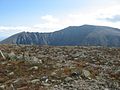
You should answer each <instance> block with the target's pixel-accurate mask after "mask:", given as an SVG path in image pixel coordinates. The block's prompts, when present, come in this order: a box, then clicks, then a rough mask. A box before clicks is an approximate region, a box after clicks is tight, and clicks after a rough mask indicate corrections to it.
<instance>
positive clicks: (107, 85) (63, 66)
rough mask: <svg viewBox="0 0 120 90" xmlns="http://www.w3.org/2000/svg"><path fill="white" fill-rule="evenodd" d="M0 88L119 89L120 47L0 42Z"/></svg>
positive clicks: (28, 89)
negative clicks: (10, 43)
mask: <svg viewBox="0 0 120 90" xmlns="http://www.w3.org/2000/svg"><path fill="white" fill-rule="evenodd" d="M0 90H120V48H110V47H100V46H89V47H87V46H86V47H85V46H47V45H46V46H35V45H31V46H30V45H4V44H3V45H0Z"/></svg>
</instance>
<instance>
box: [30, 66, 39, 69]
mask: <svg viewBox="0 0 120 90" xmlns="http://www.w3.org/2000/svg"><path fill="white" fill-rule="evenodd" d="M38 69H39V68H38V66H33V67H31V68H30V69H29V70H38Z"/></svg>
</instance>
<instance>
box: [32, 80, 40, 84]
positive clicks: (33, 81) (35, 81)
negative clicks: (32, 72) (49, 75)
mask: <svg viewBox="0 0 120 90" xmlns="http://www.w3.org/2000/svg"><path fill="white" fill-rule="evenodd" d="M37 82H40V79H34V80H32V81H31V83H33V84H35V83H37Z"/></svg>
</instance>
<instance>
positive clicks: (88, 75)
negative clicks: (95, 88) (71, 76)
mask: <svg viewBox="0 0 120 90" xmlns="http://www.w3.org/2000/svg"><path fill="white" fill-rule="evenodd" d="M83 75H84V76H85V77H86V78H89V77H90V75H91V73H90V72H89V71H88V70H83Z"/></svg>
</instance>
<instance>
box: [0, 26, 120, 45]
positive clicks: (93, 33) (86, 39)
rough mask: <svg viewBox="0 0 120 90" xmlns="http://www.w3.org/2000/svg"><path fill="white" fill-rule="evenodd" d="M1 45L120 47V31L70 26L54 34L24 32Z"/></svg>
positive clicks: (102, 27)
mask: <svg viewBox="0 0 120 90" xmlns="http://www.w3.org/2000/svg"><path fill="white" fill-rule="evenodd" d="M1 44H30V45H31V44H35V45H55V46H64V45H91V46H94V45H95V46H116V47H119V46H120V30H119V29H117V28H112V27H106V26H94V25H83V26H70V27H67V28H65V29H62V30H60V31H56V32H52V33H30V32H22V33H18V34H16V35H13V36H11V37H9V38H7V39H5V40H3V41H2V42H1Z"/></svg>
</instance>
